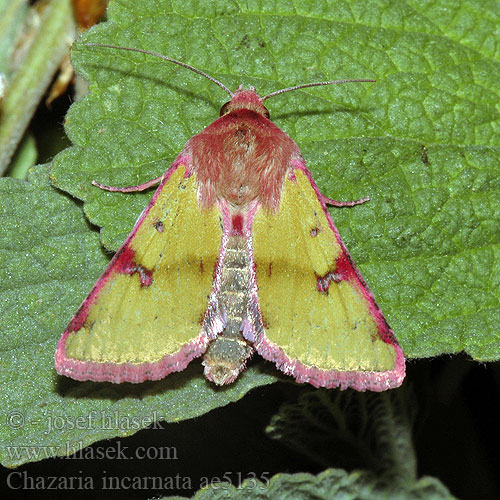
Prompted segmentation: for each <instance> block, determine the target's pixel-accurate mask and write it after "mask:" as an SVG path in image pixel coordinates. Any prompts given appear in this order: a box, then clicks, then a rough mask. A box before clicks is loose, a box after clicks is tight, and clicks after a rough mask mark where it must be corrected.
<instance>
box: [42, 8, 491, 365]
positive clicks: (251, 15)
mask: <svg viewBox="0 0 500 500" xmlns="http://www.w3.org/2000/svg"><path fill="white" fill-rule="evenodd" d="M368 4H369V6H367V5H366V2H356V1H351V2H349V1H347V2H343V3H342V4H339V3H338V2H316V3H313V2H302V1H301V2H284V1H277V2H271V3H265V4H262V5H261V4H260V3H257V2H236V1H234V2H229V3H228V2H225V1H224V2H222V1H215V2H209V3H206V2H182V3H180V2H179V3H178V2H173V3H171V4H170V3H169V4H166V3H161V2H149V1H136V2H132V1H125V0H122V1H117V2H114V3H112V4H111V9H110V13H109V19H110V22H109V23H106V24H104V25H101V26H98V27H97V29H94V30H92V33H88V34H86V35H85V41H88V42H94V43H111V44H119V45H125V46H128V47H136V48H144V49H148V50H153V51H156V52H160V53H162V54H167V55H169V56H171V57H174V58H177V59H179V60H182V61H184V62H187V63H189V64H192V65H194V66H195V67H197V68H199V69H201V70H203V71H205V72H207V73H209V74H211V75H212V76H214V77H216V78H218V79H220V80H221V81H223V82H224V83H225V84H226V85H227V86H229V87H230V88H233V89H234V88H236V87H237V86H238V85H239V84H244V85H250V84H251V85H254V86H255V87H256V88H257V90H258V91H259V92H260V93H261V95H263V94H266V93H268V92H271V91H273V90H276V89H278V88H282V87H285V86H289V85H293V84H296V83H302V82H309V81H317V80H328V79H332V78H344V77H347V78H352V77H363V78H373V77H374V78H376V79H377V83H376V84H369V83H364V84H359V83H357V84H345V85H338V86H334V87H328V88H312V89H307V90H303V91H297V92H292V93H287V94H284V95H282V96H279V97H275V98H274V99H272V100H270V101H268V107H269V109H270V112H271V117H272V118H273V119H274V120H275V122H276V123H277V124H278V125H279V126H280V127H281V128H283V129H284V130H285V131H286V132H288V133H289V134H290V135H291V136H292V137H293V138H294V139H295V140H296V142H297V143H298V144H299V146H300V147H301V149H302V152H303V154H304V157H305V158H306V161H307V162H308V165H309V167H310V169H311V171H312V173H313V175H314V177H315V179H316V181H317V182H318V184H319V186H320V188H321V189H322V190H323V192H324V193H325V194H327V195H328V196H332V197H335V198H337V199H342V200H346V199H358V198H360V197H362V196H366V195H369V196H370V197H371V201H370V202H369V203H366V204H364V205H362V206H358V207H355V208H352V209H335V210H334V211H333V216H334V219H335V221H336V223H337V224H338V227H339V230H340V233H341V235H342V236H343V238H344V240H345V242H346V244H347V246H348V248H349V250H350V252H351V253H352V255H353V257H354V259H355V261H356V262H357V264H358V265H359V267H360V269H361V271H362V273H363V274H364V276H365V278H366V279H367V281H368V283H369V285H370V287H371V288H372V291H373V292H374V294H375V296H376V297H377V300H378V301H379V303H380V305H381V307H382V309H383V311H384V312H385V314H386V316H387V317H388V319H389V322H390V323H391V325H392V326H393V329H394V331H395V333H396V335H397V337H398V340H399V341H400V343H401V345H402V347H403V349H404V351H405V354H406V355H407V356H408V357H426V356H434V355H438V354H441V353H453V352H459V351H462V350H465V351H466V352H468V353H469V354H470V355H471V356H472V357H473V358H475V359H479V360H495V359H498V358H499V355H500V342H499V332H498V324H499V322H500V309H499V299H500V292H499V289H500V287H499V286H498V285H499V283H500V266H499V265H498V260H499V259H498V254H499V248H500V246H499V242H500V201H499V197H498V196H496V194H498V189H499V187H500V178H499V175H498V170H499V167H498V164H499V162H498V152H499V142H500V139H499V137H500V136H499V135H498V134H495V131H497V130H498V128H499V116H500V115H499V112H498V109H497V103H498V98H497V95H498V91H499V86H500V84H499V83H498V79H497V78H493V75H494V74H497V73H498V70H499V67H498V62H497V61H496V60H495V58H494V57H493V56H492V52H491V49H490V47H492V43H493V38H492V36H493V35H492V33H493V32H494V31H488V30H487V29H486V28H482V27H483V26H486V25H488V24H489V25H491V24H492V23H493V21H492V19H493V18H490V17H488V19H486V18H485V15H486V14H485V10H484V9H480V8H478V9H476V10H474V9H473V5H475V2H471V3H470V8H467V9H466V11H467V16H471V17H472V18H473V19H474V24H473V25H474V26H476V27H477V29H474V34H472V33H471V32H469V31H464V32H461V33H459V32H458V26H459V25H457V24H456V23H455V20H456V17H455V16H450V11H452V12H455V14H456V16H458V17H460V18H462V17H463V15H464V14H463V12H462V10H461V9H460V8H459V5H461V3H458V4H457V6H456V7H453V6H449V5H448V4H446V9H445V8H444V7H443V6H444V5H445V4H442V3H440V2H428V3H427V5H426V6H425V7H423V6H422V5H423V4H422V2H417V3H413V4H412V3H408V2H406V3H403V2H398V3H395V4H391V3H389V4H388V3H387V2H375V1H372V2H368ZM468 5H469V4H468ZM464 8H465V7H464ZM496 11H498V8H496ZM429 12H433V15H432V16H429ZM468 19H469V18H468ZM485 23H486V24H485ZM73 61H74V64H75V66H76V67H77V70H78V71H79V72H81V73H82V74H83V75H84V76H85V77H86V78H87V79H88V80H89V82H90V84H91V94H90V95H89V96H88V97H87V98H86V99H84V100H83V101H80V102H78V103H76V104H75V105H74V106H73V107H72V109H71V111H70V113H69V114H68V118H67V123H66V125H67V131H68V134H69V136H70V138H71V139H72V141H73V142H74V144H75V147H73V148H72V149H69V150H66V151H65V152H63V153H62V154H61V155H59V156H58V157H57V158H56V160H55V162H54V167H53V170H52V174H51V178H52V181H53V182H54V184H55V185H56V186H58V187H59V188H61V189H63V190H65V191H67V192H69V193H71V194H72V195H73V196H76V197H78V198H80V199H82V200H84V201H85V206H84V208H85V213H86V215H87V216H88V218H89V220H90V221H91V222H92V223H93V224H96V225H98V226H100V227H102V234H101V235H102V241H103V243H104V245H105V246H106V247H107V248H108V249H110V250H116V249H117V248H118V246H119V245H120V243H121V242H122V241H123V240H124V238H125V236H126V235H127V233H128V232H129V231H130V228H131V227H132V225H133V222H134V221H135V219H136V218H137V216H138V214H139V213H140V212H141V210H142V209H143V208H144V206H145V205H146V204H147V202H148V200H149V199H150V197H151V195H152V193H151V192H148V193H145V194H141V195H137V194H133V195H124V194H116V193H107V192H103V191H99V190H98V189H96V188H95V187H93V186H91V183H90V182H91V180H93V179H96V180H98V181H100V182H102V183H105V184H110V185H120V186H127V185H136V184H138V183H141V182H145V181H147V180H149V179H151V178H154V177H157V176H159V175H161V173H162V172H164V171H165V170H166V169H167V168H168V166H169V165H170V163H171V162H172V161H173V160H174V158H175V157H176V155H177V154H178V153H179V151H180V150H181V149H182V147H183V144H184V143H185V142H186V141H187V140H188V139H189V138H190V137H191V136H192V135H193V134H195V133H197V132H199V131H200V130H202V129H203V127H205V126H206V125H208V124H209V123H210V122H211V121H213V120H214V119H215V118H216V117H217V116H218V108H219V107H220V106H221V105H222V104H223V103H224V102H225V101H227V100H228V97H227V96H224V95H223V92H222V90H221V89H220V88H218V87H216V86H215V85H213V84H211V82H209V81H207V80H205V79H204V78H202V77H200V76H199V75H195V74H193V73H191V72H189V71H188V70H186V69H184V68H179V67H177V66H175V65H173V64H170V63H168V62H165V61H162V60H160V59H157V58H154V57H152V56H147V55H144V54H137V53H131V52H123V51H117V50H114V51H113V50H111V49H106V48H100V47H86V46H84V45H82V43H79V44H75V47H74V49H73Z"/></svg>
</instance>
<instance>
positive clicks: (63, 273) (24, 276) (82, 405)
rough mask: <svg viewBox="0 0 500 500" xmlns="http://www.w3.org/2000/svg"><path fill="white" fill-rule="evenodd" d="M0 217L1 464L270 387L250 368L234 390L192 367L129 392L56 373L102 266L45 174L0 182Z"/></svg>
mask: <svg viewBox="0 0 500 500" xmlns="http://www.w3.org/2000/svg"><path fill="white" fill-rule="evenodd" d="M0 219H1V221H2V223H1V224H0V324H1V325H2V328H1V330H0V351H1V364H0V387H1V388H2V390H1V391H0V422H1V424H0V443H1V446H0V461H1V462H2V463H3V464H4V465H6V466H9V467H13V466H16V465H20V464H22V463H25V462H31V461H37V460H42V459H44V458H49V457H51V456H56V455H67V454H71V453H72V452H74V451H77V450H79V449H80V448H82V447H85V446H87V445H89V444H91V443H93V442H95V441H99V440H102V439H105V438H111V437H115V436H126V435H131V434H134V433H135V432H137V431H139V430H141V429H143V428H144V427H148V426H149V425H151V424H152V423H154V422H156V421H167V422H173V421H179V420H184V419H188V418H193V417H196V416H199V415H202V414H204V413H206V412H208V411H210V410H212V409H213V408H217V407H220V406H224V405H226V404H228V403H229V402H231V401H236V400H238V399H240V398H241V397H243V396H244V395H245V394H246V393H247V392H248V391H249V390H250V389H251V388H253V387H257V386H259V385H265V384H269V383H271V382H273V381H275V380H276V379H275V377H274V376H272V375H268V374H266V373H264V372H262V371H261V368H260V367H259V366H252V367H250V368H249V369H248V370H247V372H245V373H244V374H243V376H242V377H240V378H239V379H238V382H237V383H235V384H233V385H231V386H230V387H228V388H227V389H225V390H217V389H215V388H214V387H213V386H212V385H210V384H209V383H207V382H206V381H205V379H204V378H203V377H202V374H201V367H200V365H199V363H198V364H196V363H193V364H192V366H191V367H190V368H189V369H187V370H185V371H184V372H182V373H179V374H173V375H170V376H169V377H167V378H165V379H163V380H160V381H158V382H148V383H144V384H138V385H134V384H119V385H115V384H107V383H106V384H98V383H92V382H85V383H82V382H76V381H73V380H70V379H68V378H66V377H60V376H58V375H56V373H55V369H54V351H55V347H56V345H57V341H58V339H59V337H60V336H61V333H62V332H63V331H64V329H65V327H66V325H67V323H68V322H69V320H70V319H71V316H72V314H73V313H74V312H75V311H76V309H77V307H78V305H79V303H80V301H81V300H82V299H83V298H84V297H85V295H86V294H87V293H88V291H89V290H90V288H91V287H92V285H93V283H94V281H95V280H96V279H97V278H98V277H99V275H100V273H101V272H102V270H103V268H104V267H105V265H106V264H107V262H108V261H109V258H108V257H107V256H106V255H105V254H104V253H103V252H102V249H101V245H100V243H99V238H98V235H97V233H96V232H95V231H92V230H91V229H90V228H89V225H88V223H87V222H86V220H85V218H84V217H83V214H82V212H81V209H80V208H79V207H78V206H77V205H76V204H75V202H74V200H73V199H71V198H70V197H68V196H66V195H64V194H62V193H61V192H59V191H57V190H55V189H54V188H53V187H52V186H51V185H50V184H49V179H48V168H47V167H37V168H35V169H33V171H32V173H31V175H30V177H29V179H28V182H25V181H19V180H17V179H9V178H7V179H0ZM132 417H133V418H132ZM105 422H116V425H109V424H107V425H104V424H105Z"/></svg>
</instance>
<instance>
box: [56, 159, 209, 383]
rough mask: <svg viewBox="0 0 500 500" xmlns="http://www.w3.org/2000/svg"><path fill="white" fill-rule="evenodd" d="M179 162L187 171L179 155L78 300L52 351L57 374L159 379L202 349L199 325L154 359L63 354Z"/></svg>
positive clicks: (120, 269)
mask: <svg viewBox="0 0 500 500" xmlns="http://www.w3.org/2000/svg"><path fill="white" fill-rule="evenodd" d="M181 164H183V165H186V166H187V167H188V168H187V169H186V175H187V176H188V175H191V174H190V168H189V167H190V164H191V159H190V157H188V156H179V157H178V158H177V159H176V160H175V162H174V163H173V164H172V165H171V166H170V167H169V169H168V170H167V171H166V172H165V174H164V175H163V177H162V179H161V181H160V185H159V186H158V188H157V190H156V192H155V194H154V195H153V198H152V199H151V201H150V202H149V204H148V205H147V207H146V208H145V209H144V210H143V212H142V213H141V215H140V216H139V218H138V219H137V222H136V223H135V225H134V228H133V229H132V231H131V233H130V234H129V235H128V237H127V239H126V240H125V242H124V243H123V245H122V246H121V247H120V248H119V249H118V251H117V252H116V254H115V255H114V257H113V258H112V259H111V261H110V263H109V264H108V267H107V268H106V270H105V271H104V272H103V274H102V275H101V277H100V278H99V279H98V280H97V282H96V284H95V285H94V287H93V288H92V290H91V292H90V293H89V295H88V297H87V298H86V299H85V300H84V301H83V302H82V304H81V305H80V307H79V309H78V311H77V313H76V314H75V315H74V316H73V318H72V320H71V321H70V323H69V325H68V327H67V328H66V330H65V331H64V333H63V335H62V336H61V339H60V340H59V342H58V344H57V349H56V353H55V367H56V371H57V373H58V374H59V375H66V376H68V377H71V378H73V379H75V380H80V381H86V380H90V381H93V382H113V383H116V384H118V383H121V382H132V383H140V382H144V381H145V380H160V379H162V378H163V377H165V376H166V375H168V374H169V373H172V372H178V371H182V370H184V368H186V367H187V365H188V364H189V363H190V362H191V361H192V360H193V359H194V358H197V357H199V356H201V355H202V354H203V353H204V352H205V350H206V347H207V344H208V340H209V339H208V336H207V334H206V332H205V329H202V328H201V327H200V334H199V335H198V337H196V338H195V339H193V340H192V341H191V342H189V343H187V344H185V345H183V346H182V348H181V349H180V350H179V351H178V352H177V353H175V354H173V355H168V356H165V357H164V358H162V359H161V360H159V361H157V362H154V363H142V364H133V363H121V364H115V363H97V362H93V361H81V360H77V359H72V358H68V357H67V356H66V340H67V338H68V336H69V335H70V334H71V333H72V332H75V331H78V330H79V329H80V328H81V327H82V325H83V324H84V323H85V321H86V320H87V316H88V311H89V307H90V306H91V305H92V304H93V303H94V301H95V300H96V299H97V297H98V296H99V292H100V291H101V289H102V287H103V286H104V284H105V283H106V282H107V281H108V280H109V279H110V278H111V277H112V275H113V274H114V273H124V272H127V269H130V265H131V259H133V254H132V252H131V249H130V248H129V244H130V242H131V241H132V239H133V238H134V236H135V234H136V233H137V230H138V228H139V227H140V226H141V224H142V222H143V221H144V219H145V217H146V216H147V214H148V213H149V211H150V210H151V207H152V206H153V205H154V204H155V202H156V200H157V198H158V196H159V195H160V192H161V191H162V189H163V187H164V186H165V184H166V182H167V181H168V179H169V178H170V176H171V175H172V173H173V172H175V170H176V169H177V168H178V167H179V165H181ZM150 185H151V183H150V182H148V183H146V184H145V186H148V187H149V186H150ZM141 187H142V186H137V188H138V189H136V191H137V190H140V188H141ZM141 279H142V277H141ZM145 279H147V277H145Z"/></svg>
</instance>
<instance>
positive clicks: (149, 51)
mask: <svg viewBox="0 0 500 500" xmlns="http://www.w3.org/2000/svg"><path fill="white" fill-rule="evenodd" d="M84 45H85V46H87V47H105V48H108V49H117V50H128V51H130V52H140V53H141V54H148V55H150V56H154V57H159V58H160V59H164V60H165V61H169V62H171V63H174V64H178V65H179V66H182V67H183V68H186V69H189V70H191V71H193V72H194V73H197V74H198V75H201V76H204V77H205V78H207V79H208V80H210V81H211V82H213V83H215V84H216V85H218V86H219V87H220V88H221V89H223V90H224V91H225V92H227V93H228V94H229V95H230V96H231V98H232V97H234V92H231V91H230V90H229V89H228V88H227V87H226V86H225V85H224V84H223V83H221V82H219V80H216V79H215V78H214V77H212V76H210V75H207V74H206V73H204V72H203V71H201V70H199V69H197V68H195V67H193V66H190V65H189V64H186V63H183V62H181V61H178V60H177V59H173V58H172V57H168V56H164V55H163V54H159V53H158V52H153V51H151V50H144V49H136V48H132V47H122V46H121V45H108V44H106V43H85V44H84ZM376 81H377V80H368V79H365V78H355V79H347V80H331V81H328V82H316V83H304V84H302V85H295V86H294V87H288V88H286V89H280V90H276V91H274V92H271V93H270V94H267V95H266V96H264V97H262V98H261V101H265V100H266V99H269V98H271V97H274V96H277V95H279V94H284V93H285V92H291V91H292V90H298V89H305V88H308V87H319V86H321V85H334V84H338V83H353V82H376Z"/></svg>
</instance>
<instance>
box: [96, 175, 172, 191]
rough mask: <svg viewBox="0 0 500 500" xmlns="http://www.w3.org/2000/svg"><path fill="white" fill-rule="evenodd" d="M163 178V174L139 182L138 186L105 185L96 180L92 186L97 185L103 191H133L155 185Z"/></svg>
mask: <svg viewBox="0 0 500 500" xmlns="http://www.w3.org/2000/svg"><path fill="white" fill-rule="evenodd" d="M162 179H163V175H160V177H157V178H156V179H151V180H150V181H148V182H145V183H144V184H139V185H138V186H129V187H117V186H106V185H105V184H101V183H99V182H97V181H92V184H93V185H94V186H97V187H98V188H100V189H104V190H105V191H118V192H119V193H134V192H136V191H145V190H146V189H149V188H150V187H153V186H156V185H157V184H159V183H160V182H161V180H162Z"/></svg>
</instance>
